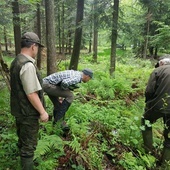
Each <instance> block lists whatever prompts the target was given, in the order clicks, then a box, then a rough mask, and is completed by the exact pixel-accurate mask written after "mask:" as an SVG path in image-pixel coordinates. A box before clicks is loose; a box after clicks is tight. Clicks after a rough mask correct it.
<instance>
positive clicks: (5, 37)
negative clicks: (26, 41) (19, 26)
mask: <svg viewBox="0 0 170 170" xmlns="http://www.w3.org/2000/svg"><path fill="white" fill-rule="evenodd" d="M4 42H5V51H8V41H7V32H6V27H5V26H4Z"/></svg>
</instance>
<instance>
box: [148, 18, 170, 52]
mask: <svg viewBox="0 0 170 170" xmlns="http://www.w3.org/2000/svg"><path fill="white" fill-rule="evenodd" d="M155 24H156V25H157V26H158V29H157V30H156V31H157V32H159V34H155V35H154V36H151V44H152V45H154V46H156V45H157V46H159V48H160V49H165V50H166V52H167V53H168V52H169V50H168V49H169V48H170V46H169V41H168V40H169V38H170V33H169V32H170V26H169V25H166V24H164V23H162V22H156V21H155ZM165 50H164V51H165Z"/></svg>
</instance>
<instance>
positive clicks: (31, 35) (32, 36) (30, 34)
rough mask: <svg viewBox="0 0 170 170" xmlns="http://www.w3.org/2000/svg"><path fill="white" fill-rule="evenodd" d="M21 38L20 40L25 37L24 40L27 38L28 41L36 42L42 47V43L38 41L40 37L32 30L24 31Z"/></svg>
mask: <svg viewBox="0 0 170 170" xmlns="http://www.w3.org/2000/svg"><path fill="white" fill-rule="evenodd" d="M21 39H22V40H24V39H25V40H27V41H29V42H33V43H36V44H38V45H39V46H40V47H44V45H42V44H41V43H40V39H39V37H38V35H37V34H35V33H34V32H26V33H24V34H23V36H22V38H21Z"/></svg>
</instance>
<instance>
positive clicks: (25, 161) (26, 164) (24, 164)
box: [21, 157, 34, 170]
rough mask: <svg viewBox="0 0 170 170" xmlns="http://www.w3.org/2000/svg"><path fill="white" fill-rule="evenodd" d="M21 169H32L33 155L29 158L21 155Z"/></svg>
mask: <svg viewBox="0 0 170 170" xmlns="http://www.w3.org/2000/svg"><path fill="white" fill-rule="evenodd" d="M21 169H22V170H33V169H34V163H33V157H31V158H26V157H21Z"/></svg>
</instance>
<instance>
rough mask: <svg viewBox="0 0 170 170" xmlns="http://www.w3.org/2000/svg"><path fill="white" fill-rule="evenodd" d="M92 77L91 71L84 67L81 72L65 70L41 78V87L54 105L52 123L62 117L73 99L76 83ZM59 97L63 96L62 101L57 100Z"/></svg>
mask: <svg viewBox="0 0 170 170" xmlns="http://www.w3.org/2000/svg"><path fill="white" fill-rule="evenodd" d="M92 77H93V72H92V71H91V70H90V69H84V70H83V71H82V72H81V71H75V70H65V71H61V72H57V73H53V74H51V75H49V76H47V77H45V78H44V79H43V89H44V91H45V92H46V93H47V95H48V96H49V98H50V100H51V101H52V103H53V105H54V110H53V116H54V123H55V122H57V121H59V120H61V119H63V118H64V116H65V113H66V112H67V110H68V108H69V107H70V105H71V103H72V101H73V99H74V95H73V92H72V90H74V89H75V88H78V87H77V84H78V83H81V82H84V83H86V82H88V81H89V80H90V79H91V78H92ZM59 97H62V98H64V100H63V101H62V103H60V102H59Z"/></svg>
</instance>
